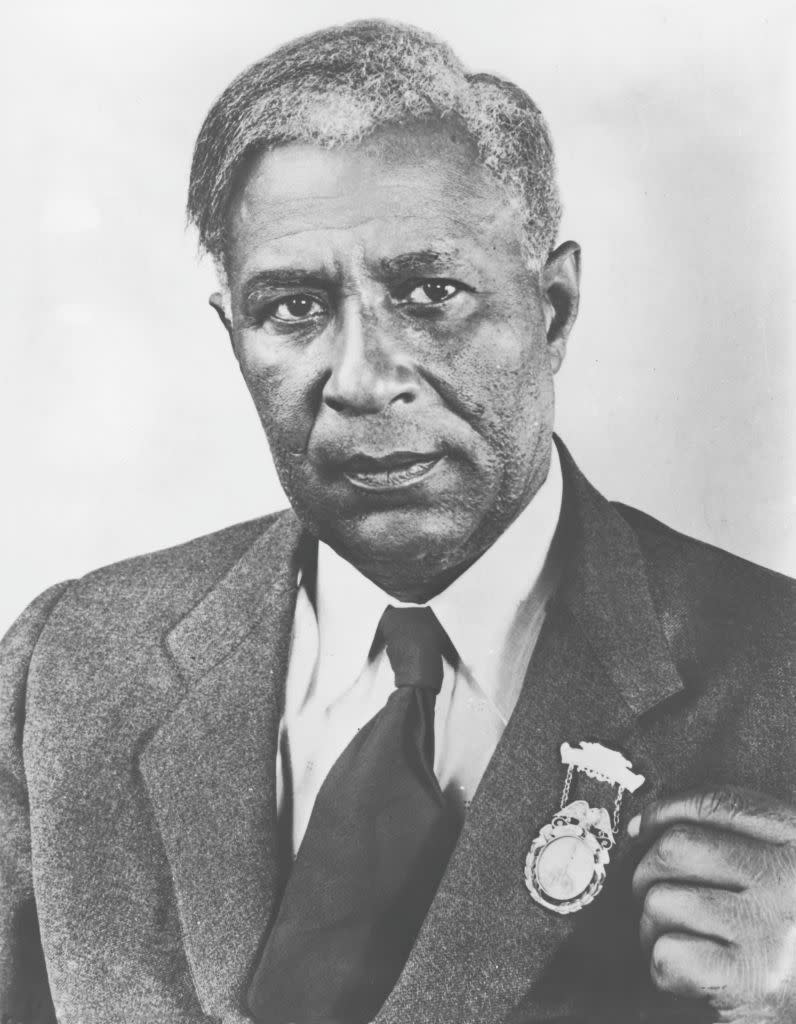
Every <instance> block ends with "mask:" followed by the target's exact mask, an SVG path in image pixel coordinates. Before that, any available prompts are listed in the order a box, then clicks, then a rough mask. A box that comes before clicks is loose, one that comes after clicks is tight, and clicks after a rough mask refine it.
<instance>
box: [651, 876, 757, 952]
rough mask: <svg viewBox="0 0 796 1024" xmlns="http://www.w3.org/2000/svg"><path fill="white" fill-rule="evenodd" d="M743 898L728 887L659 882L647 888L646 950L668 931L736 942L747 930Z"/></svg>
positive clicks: (721, 941)
mask: <svg viewBox="0 0 796 1024" xmlns="http://www.w3.org/2000/svg"><path fill="white" fill-rule="evenodd" d="M742 915H743V906H742V897H740V896H738V895H737V894H736V893H731V892H727V891H726V890H724V889H703V888H699V887H698V886H691V885H672V884H671V883H669V882H658V883H657V884H655V885H653V886H651V887H650V889H648V890H647V895H646V896H645V897H644V907H643V909H642V911H641V921H640V923H639V930H640V937H641V948H642V949H643V950H644V952H645V953H649V951H650V950H651V949H652V947H653V946H654V944H655V942H656V940H657V939H658V938H660V936H661V935H665V934H666V933H667V932H683V933H688V934H689V935H698V936H701V937H702V938H707V939H713V940H714V941H716V942H719V943H728V942H734V941H735V940H736V939H737V937H738V934H739V932H740V931H742V930H743V920H742Z"/></svg>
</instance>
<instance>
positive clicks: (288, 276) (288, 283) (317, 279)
mask: <svg viewBox="0 0 796 1024" xmlns="http://www.w3.org/2000/svg"><path fill="white" fill-rule="evenodd" d="M328 287H329V282H328V280H327V279H325V278H323V277H321V275H320V274H318V272H317V271H311V270H302V269H301V268H298V267H280V268H275V269H274V270H258V271H257V273H256V274H252V276H251V277H249V278H247V279H246V281H245V282H244V285H243V289H242V290H243V297H244V299H249V298H251V297H252V295H253V294H255V293H256V292H257V290H258V289H260V288H328Z"/></svg>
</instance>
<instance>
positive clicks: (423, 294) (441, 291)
mask: <svg viewBox="0 0 796 1024" xmlns="http://www.w3.org/2000/svg"><path fill="white" fill-rule="evenodd" d="M462 291H472V289H471V288H467V287H466V285H463V284H460V283H459V282H458V281H449V280H447V279H445V278H439V277H432V278H429V279H428V280H427V281H419V282H417V283H415V284H413V285H411V287H410V289H409V290H407V291H406V292H405V293H404V295H403V301H404V302H407V303H410V304H411V305H413V306H438V305H439V304H440V303H442V302H447V301H448V300H449V299H452V298H453V297H454V296H455V295H458V294H459V292H462Z"/></svg>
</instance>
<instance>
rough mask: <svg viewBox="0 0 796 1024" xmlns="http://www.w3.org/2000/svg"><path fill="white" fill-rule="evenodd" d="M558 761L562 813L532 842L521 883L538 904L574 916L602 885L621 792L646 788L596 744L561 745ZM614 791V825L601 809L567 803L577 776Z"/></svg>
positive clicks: (618, 756) (616, 756) (624, 763)
mask: <svg viewBox="0 0 796 1024" xmlns="http://www.w3.org/2000/svg"><path fill="white" fill-rule="evenodd" d="M561 762H562V764H565V765H567V775H566V779H565V780H564V792H563V794H562V796H561V808H560V810H559V811H558V812H557V813H556V814H555V815H554V816H553V820H552V821H551V822H550V824H549V825H545V826H544V827H543V828H542V829H541V831H540V832H539V835H538V836H537V837H536V839H534V841H533V843H532V844H531V848H530V850H529V851H528V856H527V858H526V860H525V884H526V886H527V887H528V892H529V893H530V894H531V896H533V898H534V899H535V900H536V902H537V903H541V905H542V906H543V907H547V909H548V910H554V911H555V912H556V913H557V914H572V913H574V912H575V911H576V910H580V909H581V908H582V907H585V906H586V905H587V904H589V903H591V901H592V900H593V899H594V897H595V896H596V895H597V894H598V893H599V891H600V889H602V887H603V882H604V881H605V868H606V865H607V864H608V857H609V854H608V851H609V850H610V849H611V847H612V846H613V845H614V836H615V834H616V831H617V829H618V828H619V812H620V809H621V805H622V797H623V796H624V794H625V792H626V791H627V792H628V793H635V791H636V790H637V789H638V788H639V786H641V785H643V783H644V776H643V775H635V774H634V773H633V772H632V771H631V770H630V769H631V767H632V765H631V764H630V761H628V760H627V759H626V758H624V757H623V756H622V755H621V754H620V753H618V752H617V751H616V750H609V749H608V747H604V746H602V744H600V743H580V744H579V746H578V747H572V746H570V745H569V743H562V744H561ZM576 771H578V772H583V773H584V774H585V775H588V776H589V777H590V778H592V779H598V780H599V781H600V782H607V783H608V784H609V785H612V786H617V787H618V789H617V793H616V798H615V800H614V812H613V820H612V818H611V816H610V815H609V814H608V811H607V810H605V808H604V807H590V806H589V805H588V803H587V802H586V801H585V800H574V801H573V802H572V803H568V800H569V791H570V788H571V786H572V779H573V776H574V774H575V772H576Z"/></svg>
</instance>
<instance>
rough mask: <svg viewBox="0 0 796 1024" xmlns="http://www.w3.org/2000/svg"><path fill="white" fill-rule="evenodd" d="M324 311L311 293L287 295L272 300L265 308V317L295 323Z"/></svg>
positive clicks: (319, 314)
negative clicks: (275, 300) (274, 300)
mask: <svg viewBox="0 0 796 1024" xmlns="http://www.w3.org/2000/svg"><path fill="white" fill-rule="evenodd" d="M324 312H325V310H324V307H323V305H322V304H321V303H320V302H319V301H318V300H317V299H316V298H314V297H313V296H312V295H303V294H300V295H288V296H286V297H285V298H284V299H279V300H278V301H277V302H272V303H271V304H270V305H269V306H268V307H267V308H266V310H265V315H266V317H269V318H270V319H271V320H280V321H281V322H282V323H287V324H295V323H301V322H302V321H305V320H313V319H314V318H315V317H317V316H321V315H322V314H323V313H324Z"/></svg>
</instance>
